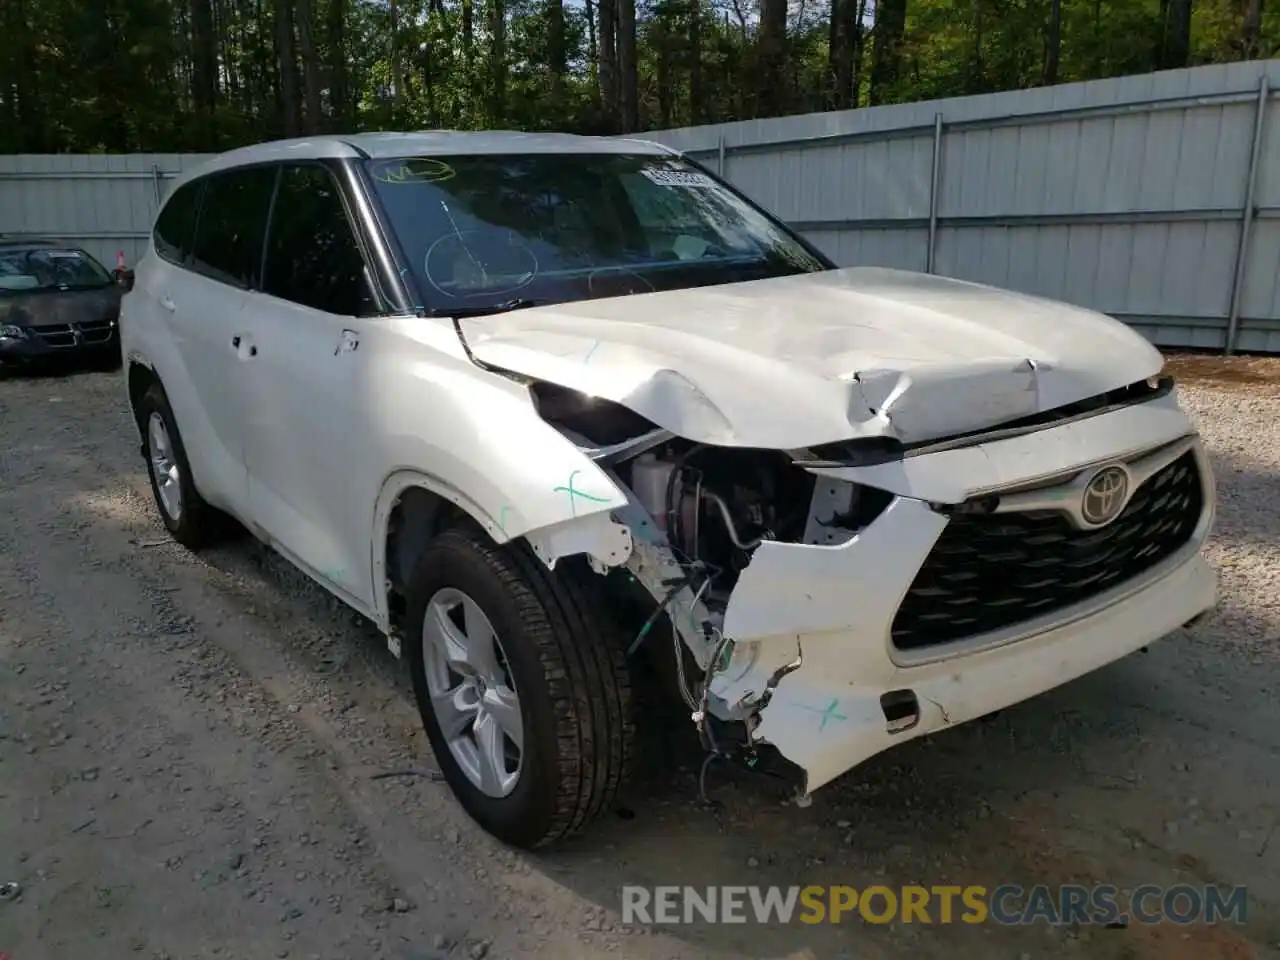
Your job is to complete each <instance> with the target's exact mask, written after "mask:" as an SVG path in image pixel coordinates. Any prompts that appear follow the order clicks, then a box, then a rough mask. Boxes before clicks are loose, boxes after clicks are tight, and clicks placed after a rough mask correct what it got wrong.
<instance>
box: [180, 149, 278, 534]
mask: <svg viewBox="0 0 1280 960" xmlns="http://www.w3.org/2000/svg"><path fill="white" fill-rule="evenodd" d="M275 177H276V169H275V168H274V167H270V166H266V167H264V166H257V167H244V168H237V169H233V170H227V171H223V172H220V173H216V174H213V175H212V176H210V177H208V178H207V182H206V183H205V186H204V194H203V199H202V202H201V206H200V216H199V218H198V220H197V224H196V235H195V241H194V243H193V245H192V253H191V256H190V258H189V260H188V263H187V268H186V269H183V270H174V271H171V276H170V278H169V280H168V283H167V289H166V290H164V291H163V292H162V293H161V296H160V299H159V303H160V305H161V307H162V309H163V310H164V311H166V312H167V313H168V314H169V326H170V329H171V330H172V331H173V342H174V344H175V346H176V349H177V354H178V357H179V359H180V363H181V367H182V373H183V379H184V380H185V381H186V383H188V384H189V385H190V398H188V397H185V396H184V397H173V396H172V395H171V396H170V401H171V403H173V405H174V410H175V416H176V417H177V419H178V429H179V430H180V431H181V432H182V434H183V436H184V438H186V440H185V446H186V447H187V456H188V458H189V459H190V461H191V469H192V473H193V475H194V476H195V478H196V481H197V484H198V487H199V489H200V492H201V494H202V495H203V496H204V497H205V499H207V500H208V501H209V502H210V503H213V504H215V505H216V506H220V507H222V508H224V509H226V510H229V511H231V512H232V513H234V514H236V515H237V516H240V517H242V518H244V517H245V516H246V510H247V509H248V507H249V481H248V473H247V471H246V467H245V454H244V436H243V422H244V415H245V409H244V402H243V397H242V396H241V394H240V393H239V391H238V390H237V388H236V367H237V348H236V344H235V343H234V339H235V333H236V331H237V330H238V329H239V319H240V316H241V314H242V312H243V310H244V306H245V301H246V299H247V297H248V291H249V290H250V289H252V288H253V287H254V286H256V285H257V283H258V275H259V272H260V269H261V263H262V243H263V237H264V234H265V231H266V221H267V213H268V210H269V208H270V205H271V195H272V191H273V189H274V186H275ZM161 375H162V376H163V377H166V378H167V377H168V374H167V373H165V372H164V371H162V373H161ZM166 382H168V381H167V379H166ZM173 392H174V391H172V390H170V393H171V394H172V393H173Z"/></svg>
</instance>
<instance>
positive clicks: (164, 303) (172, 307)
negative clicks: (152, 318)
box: [160, 297, 178, 313]
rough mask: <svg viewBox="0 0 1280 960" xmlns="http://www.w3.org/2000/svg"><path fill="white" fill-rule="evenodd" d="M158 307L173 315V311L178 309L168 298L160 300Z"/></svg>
mask: <svg viewBox="0 0 1280 960" xmlns="http://www.w3.org/2000/svg"><path fill="white" fill-rule="evenodd" d="M160 306H162V307H164V308H165V309H166V310H168V311H169V312H170V313H173V312H174V311H175V310H177V309H178V305H177V304H176V303H174V302H173V301H172V300H170V299H169V298H168V297H161V298H160Z"/></svg>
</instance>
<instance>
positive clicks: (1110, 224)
mask: <svg viewBox="0 0 1280 960" xmlns="http://www.w3.org/2000/svg"><path fill="white" fill-rule="evenodd" d="M1277 93H1280V60H1271V61H1261V62H1252V63H1243V64H1230V65H1225V66H1214V67H1201V68H1196V69H1192V70H1176V71H1169V72H1165V73H1157V74H1148V75H1144V76H1137V77H1123V78H1119V79H1115V80H1100V81H1094V82H1091V83H1082V84H1067V85H1063V86H1058V87H1048V88H1043V89H1038V90H1025V91H1015V92H1010V93H1000V94H992V95H989V96H982V97H962V98H956V99H950V100H940V101H933V102H930V103H917V104H904V105H898V106H889V107H877V108H875V109H871V110H853V111H844V112H838V113H825V114H809V115H805V116H799V117H780V118H776V119H772V120H757V121H744V122H740V123H731V124H723V125H718V126H706V127H690V128H684V129H680V130H667V131H662V132H659V133H654V134H649V135H648V136H649V137H650V138H651V139H655V140H659V141H661V142H664V143H668V144H670V145H672V146H674V147H678V148H679V149H682V150H685V151H687V152H689V153H690V154H691V155H693V156H695V157H697V158H698V159H700V160H702V161H703V162H705V163H707V164H708V165H710V166H711V167H712V168H717V169H718V170H719V171H720V172H721V173H723V174H724V175H725V176H726V177H728V179H730V180H731V181H732V182H734V183H735V184H737V185H738V186H739V187H741V188H742V189H743V190H744V191H745V192H746V193H748V194H749V195H751V196H752V197H754V198H755V199H756V200H758V201H760V202H761V203H763V204H764V205H765V206H766V207H768V208H770V209H771V210H772V211H773V212H774V213H776V214H778V215H779V216H780V217H782V219H784V220H786V221H787V222H789V223H791V224H793V225H794V226H796V227H797V228H799V229H800V230H801V231H802V232H803V233H804V234H805V235H807V236H808V237H809V238H810V239H811V240H813V241H814V242H815V243H817V244H818V245H819V246H820V247H822V248H823V249H824V250H826V251H827V252H828V253H829V254H830V255H831V256H832V257H833V258H834V259H835V260H836V261H837V262H838V263H840V264H842V265H852V264H877V265H884V266H896V267H902V268H906V269H912V270H925V271H931V272H936V273H941V274H947V275H950V276H956V277H961V278H963V279H969V280H975V281H979V282H983V283H991V284H995V285H997V286H1003V287H1010V288H1013V289H1016V290H1023V291H1026V292H1029V293H1035V294H1040V295H1043V296H1048V297H1053V298H1056V299H1061V300H1066V301H1068V302H1072V303H1079V304H1082V305H1084V306H1088V307H1092V308H1094V309H1098V310H1102V311H1104V312H1106V313H1109V314H1111V315H1112V316H1115V317H1118V318H1120V319H1122V320H1124V321H1126V322H1128V323H1130V324H1132V325H1133V326H1134V327H1136V328H1138V329H1139V330H1141V331H1142V332H1143V333H1144V334H1146V335H1147V336H1148V337H1150V338H1151V339H1152V340H1153V341H1155V342H1156V343H1158V344H1160V345H1165V346H1194V347H1203V348H1210V349H1222V348H1227V349H1237V350H1248V351H1260V352H1269V353H1280V107H1278V106H1277ZM203 159H205V158H204V157H203V156H198V155H167V156H17V157H0V234H2V233H8V232H35V233H42V234H54V235H57V236H62V237H65V238H67V239H69V240H76V241H78V242H80V243H82V244H83V245H84V246H85V247H86V248H87V249H89V250H90V251H92V252H93V253H95V254H96V255H98V256H100V257H102V258H104V259H105V260H107V261H108V262H114V258H115V256H116V253H117V252H118V251H123V252H124V254H125V256H126V258H127V259H128V261H129V262H130V263H132V262H134V261H135V260H136V259H137V257H138V256H139V255H140V254H141V252H142V250H143V249H144V248H145V245H146V237H147V234H148V231H149V230H150V226H151V221H152V218H153V217H154V214H155V210H156V207H157V201H158V199H159V198H160V197H161V196H162V195H163V193H164V191H165V189H166V183H167V181H168V180H170V179H171V178H172V177H174V176H176V175H177V174H179V173H180V172H181V171H183V170H184V169H188V168H190V167H191V166H192V165H193V164H195V163H198V162H200V161H201V160H203Z"/></svg>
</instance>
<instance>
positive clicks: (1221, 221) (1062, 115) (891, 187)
mask: <svg viewBox="0 0 1280 960" xmlns="http://www.w3.org/2000/svg"><path fill="white" fill-rule="evenodd" d="M1278 92H1280V60H1270V61H1260V62H1251V63H1242V64H1230V65H1224V66H1215V67H1201V68H1196V69H1192V70H1175V71H1168V72H1163V73H1156V74H1148V75H1144V76H1135V77H1123V78H1118V79H1114V80H1100V81H1094V82H1091V83H1080V84H1068V85H1064V86H1059V87H1047V88H1042V89H1038V90H1024V91H1016V92H1011V93H1001V94H993V95H989V96H983V97H964V98H957V99H953V100H941V101H934V102H932V103H916V104H904V105H900V106H889V107H879V108H876V109H872V110H856V111H847V112H842V113H828V114H810V115H807V116H800V117H780V118H777V119H772V120H757V121H746V122H740V123H731V124H723V125H720V126H708V127H689V128H684V129H679V130H667V131H662V132H660V133H657V134H651V135H649V136H650V137H651V138H652V139H655V140H658V141H661V142H663V143H666V144H669V145H671V146H673V147H677V148H679V149H681V150H684V151H686V152H687V153H689V154H690V155H692V156H694V157H695V158H697V159H699V160H701V161H702V162H704V163H706V164H707V165H708V166H710V167H711V168H712V169H717V170H718V171H719V172H720V173H722V174H723V175H724V176H726V177H727V178H728V179H729V180H730V181H732V182H733V183H734V184H735V185H737V186H738V187H740V188H741V189H742V190H743V191H744V192H746V193H747V194H749V195H750V196H752V197H753V198H754V199H756V200H758V201H760V202H761V203H763V204H764V205H765V206H766V207H768V208H770V209H771V210H772V211H773V212H775V213H776V214H778V215H779V216H780V217H781V218H782V219H784V220H786V221H787V222H788V223H790V224H792V225H793V226H795V227H798V228H799V229H800V230H801V231H802V232H803V233H804V234H805V235H806V236H808V237H809V238H810V239H811V240H813V241H814V242H815V243H816V244H817V245H818V246H820V247H821V248H822V249H823V250H825V251H826V252H827V253H828V254H829V255H830V256H832V258H833V259H835V260H836V261H837V262H838V263H840V264H841V265H853V264H876V265H882V266H893V267H901V268H905V269H911V270H925V271H930V272H936V273H941V274H946V275H949V276H955V277H961V278H963V279H967V280H974V281H978V282H982V283H990V284H995V285H997V286H1002V287H1010V288H1013V289H1016V290H1023V291H1026V292H1029V293H1034V294H1040V295H1043V296H1047V297H1053V298H1055V299H1060V300H1066V301H1068V302H1072V303H1078V304H1081V305H1084V306H1088V307H1092V308H1094V309H1098V310H1102V311H1104V312H1106V313H1109V314H1111V315H1112V316H1115V317H1118V318H1119V319H1122V320H1125V321H1126V322H1128V323H1130V324H1131V325H1133V326H1135V327H1137V328H1138V329H1140V330H1141V331H1142V332H1143V333H1144V334H1146V335H1147V336H1148V337H1149V338H1151V339H1152V340H1154V341H1155V342H1156V343H1158V344H1161V345H1167V346H1193V347H1203V348H1212V349H1220V348H1224V347H1225V348H1228V349H1231V348H1234V349H1238V350H1248V351H1260V352H1269V353H1280V108H1278V106H1277V93H1278Z"/></svg>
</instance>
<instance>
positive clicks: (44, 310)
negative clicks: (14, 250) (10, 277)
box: [0, 286, 121, 327]
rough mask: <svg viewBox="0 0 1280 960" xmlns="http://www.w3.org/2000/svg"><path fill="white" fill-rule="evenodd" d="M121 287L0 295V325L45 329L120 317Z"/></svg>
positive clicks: (36, 291) (34, 291)
mask: <svg viewBox="0 0 1280 960" xmlns="http://www.w3.org/2000/svg"><path fill="white" fill-rule="evenodd" d="M120 296H121V290H120V288H119V287H116V286H111V287H104V288H103V289H101V290H33V291H32V292H30V293H0V323H7V324H12V325H13V326H17V327H45V326H52V325H55V324H65V323H92V322H94V321H96V320H106V319H107V318H115V317H118V316H119V315H120Z"/></svg>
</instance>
